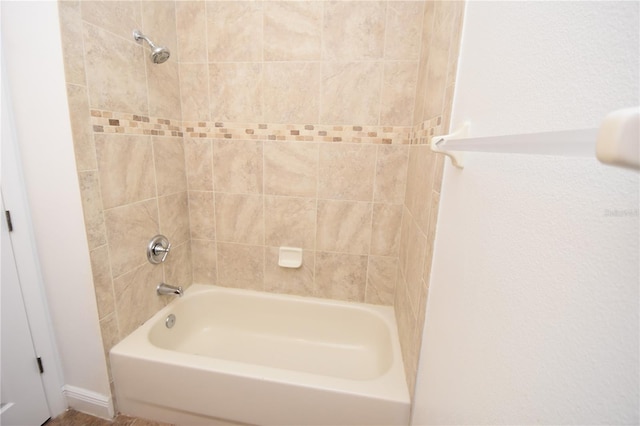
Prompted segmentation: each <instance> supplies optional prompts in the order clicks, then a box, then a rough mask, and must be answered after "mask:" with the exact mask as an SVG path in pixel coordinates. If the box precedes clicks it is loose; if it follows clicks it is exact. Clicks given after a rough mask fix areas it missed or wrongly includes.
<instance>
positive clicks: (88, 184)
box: [78, 172, 107, 250]
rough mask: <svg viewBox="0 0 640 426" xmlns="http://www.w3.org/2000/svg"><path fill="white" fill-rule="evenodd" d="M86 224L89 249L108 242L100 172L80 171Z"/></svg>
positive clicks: (79, 176)
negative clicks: (103, 212)
mask: <svg viewBox="0 0 640 426" xmlns="http://www.w3.org/2000/svg"><path fill="white" fill-rule="evenodd" d="M78 179H79V181H80V195H81V197H82V212H83V214H84V226H85V229H86V231H87V241H88V243H89V250H92V249H94V248H97V247H100V246H102V245H104V244H106V243H107V236H106V234H105V228H104V216H103V214H102V196H101V195H100V179H99V178H98V172H80V173H78Z"/></svg>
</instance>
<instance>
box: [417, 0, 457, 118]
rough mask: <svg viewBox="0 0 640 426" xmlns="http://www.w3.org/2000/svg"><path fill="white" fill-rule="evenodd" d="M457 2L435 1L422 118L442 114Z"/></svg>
mask: <svg viewBox="0 0 640 426" xmlns="http://www.w3.org/2000/svg"><path fill="white" fill-rule="evenodd" d="M457 3H458V2H436V4H435V16H434V23H433V37H432V40H431V47H430V52H429V64H428V66H427V72H428V77H427V86H426V92H427V96H426V103H425V109H424V113H423V120H428V119H431V118H433V117H437V116H438V115H441V114H442V110H443V107H444V91H445V88H446V86H447V73H448V67H449V49H450V46H451V42H452V40H451V37H452V34H453V26H454V22H455V21H456V15H457V11H458V9H459V7H458V5H457Z"/></svg>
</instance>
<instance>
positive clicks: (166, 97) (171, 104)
mask: <svg viewBox="0 0 640 426" xmlns="http://www.w3.org/2000/svg"><path fill="white" fill-rule="evenodd" d="M172 59H173V58H172ZM172 59H169V60H168V61H167V62H165V63H164V64H154V63H153V62H151V60H147V61H145V67H146V69H147V84H148V86H149V114H150V115H151V116H153V117H162V118H171V119H178V120H180V119H182V107H181V104H180V79H179V75H178V63H177V62H176V61H173V60H172Z"/></svg>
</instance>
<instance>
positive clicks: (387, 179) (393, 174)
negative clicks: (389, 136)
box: [373, 145, 409, 204]
mask: <svg viewBox="0 0 640 426" xmlns="http://www.w3.org/2000/svg"><path fill="white" fill-rule="evenodd" d="M408 163H409V148H408V147H407V146H402V145H380V146H378V154H377V157H376V178H375V187H374V191H373V200H374V201H376V202H380V203H393V204H399V203H402V202H404V196H405V189H406V186H407V167H408Z"/></svg>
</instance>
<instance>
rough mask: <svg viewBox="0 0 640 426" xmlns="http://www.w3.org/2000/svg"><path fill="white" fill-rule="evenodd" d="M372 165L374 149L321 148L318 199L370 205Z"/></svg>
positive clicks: (364, 146) (361, 146)
mask: <svg viewBox="0 0 640 426" xmlns="http://www.w3.org/2000/svg"><path fill="white" fill-rule="evenodd" d="M375 164H376V147H375V146H374V145H352V144H321V145H320V160H319V167H318V171H319V173H318V197H319V198H331V199H339V200H358V201H371V200H372V198H373V179H374V174H375Z"/></svg>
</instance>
